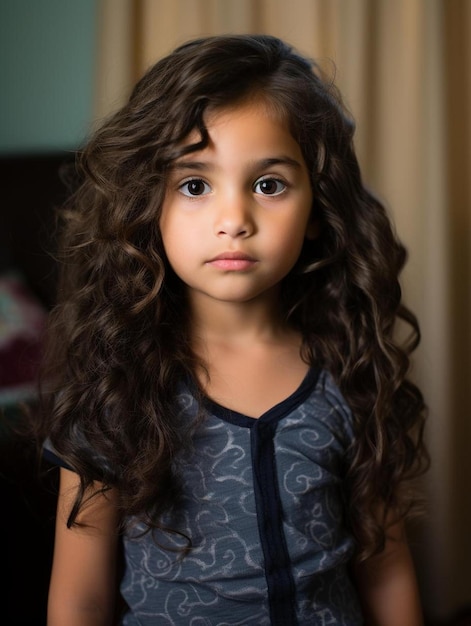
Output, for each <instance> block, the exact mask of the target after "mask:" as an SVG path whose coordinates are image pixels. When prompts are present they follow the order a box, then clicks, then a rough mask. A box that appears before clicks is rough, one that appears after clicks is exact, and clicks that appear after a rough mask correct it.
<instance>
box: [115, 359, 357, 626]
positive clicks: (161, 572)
mask: <svg viewBox="0 0 471 626" xmlns="http://www.w3.org/2000/svg"><path fill="white" fill-rule="evenodd" d="M179 402H180V404H181V407H182V413H181V418H182V419H183V420H185V421H186V420H191V419H194V418H195V416H196V414H197V412H198V406H197V403H196V401H195V399H194V397H193V395H192V393H191V391H190V390H189V389H188V388H185V389H183V390H182V393H181V395H180V398H179ZM205 409H206V411H207V417H206V418H205V421H204V423H203V425H202V426H201V427H200V428H199V429H198V431H197V433H196V436H195V441H194V452H193V453H192V455H191V456H190V457H187V458H185V459H184V460H183V461H182V463H181V468H180V469H181V472H182V476H183V484H184V496H183V502H182V504H181V506H179V507H178V510H177V511H174V512H173V513H172V514H168V515H167V516H166V517H165V518H164V519H163V522H164V524H165V525H167V526H168V527H170V528H172V529H174V530H175V531H177V532H178V533H179V534H176V533H164V532H160V531H159V532H154V533H153V535H151V534H149V533H147V534H144V535H141V536H139V534H140V531H142V530H144V528H143V527H142V526H137V528H135V529H134V530H133V533H132V534H128V535H127V536H126V537H125V538H124V549H125V556H126V559H125V560H126V569H125V574H124V578H123V581H122V585H121V591H122V594H123V597H124V598H125V600H126V602H127V603H128V605H129V607H130V610H129V612H128V613H127V614H126V615H125V617H124V620H123V622H122V623H123V624H124V625H125V626H136V625H140V626H145V625H147V624H148V625H151V624H156V623H158V624H168V625H170V624H171V625H175V626H183V625H187V624H188V625H190V624H191V625H198V626H199V625H201V626H202V625H205V626H216V625H217V626H223V625H236V624H237V625H240V624H257V625H260V626H262V625H270V624H271V625H276V626H291V625H292V626H294V625H295V624H300V625H301V624H302V625H306V624H313V625H314V624H316V625H321V624H326V625H327V624H337V625H343V626H347V625H348V626H355V625H357V624H362V623H363V620H362V616H361V611H360V608H359V604H358V599H357V596H356V592H355V590H354V587H353V585H352V582H351V580H350V577H349V573H348V564H349V560H350V559H351V557H352V554H353V551H354V548H355V546H354V540H353V538H352V536H351V534H350V533H349V531H348V529H347V527H346V523H345V517H344V506H343V504H344V492H343V477H344V473H345V467H346V463H348V449H349V446H350V443H351V441H352V438H353V429H352V417H351V413H350V411H349V409H348V407H347V406H346V404H345V401H344V400H343V398H342V396H341V395H340V392H339V391H338V389H337V387H336V386H335V385H334V383H333V381H332V379H331V377H330V376H329V375H328V374H326V373H325V372H321V373H320V374H318V373H317V372H315V371H313V370H311V371H310V372H309V374H308V375H307V377H306V378H305V380H304V381H303V383H302V385H301V386H300V387H299V389H298V390H297V391H296V392H295V393H294V394H292V395H291V396H290V397H289V398H287V399H286V400H284V401H283V402H281V403H280V404H278V405H276V406H275V407H273V408H272V409H270V410H269V411H267V412H266V413H264V415H262V416H261V417H260V418H259V419H253V418H249V417H247V416H244V415H241V414H240V413H236V412H233V411H229V410H227V409H225V408H224V407H221V406H219V405H217V404H215V403H214V402H211V401H209V400H208V401H207V402H206V406H205ZM185 537H187V538H189V539H191V544H192V549H191V551H190V552H189V554H187V555H186V556H183V554H182V553H181V550H180V552H179V549H181V548H183V547H184V546H185V545H187V543H186V540H185Z"/></svg>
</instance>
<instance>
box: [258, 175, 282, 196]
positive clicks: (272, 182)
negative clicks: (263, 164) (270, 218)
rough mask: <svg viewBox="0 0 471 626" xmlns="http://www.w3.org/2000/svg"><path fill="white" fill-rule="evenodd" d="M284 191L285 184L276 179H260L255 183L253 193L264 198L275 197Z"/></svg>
mask: <svg viewBox="0 0 471 626" xmlns="http://www.w3.org/2000/svg"><path fill="white" fill-rule="evenodd" d="M285 189H286V184H285V183H284V182H282V181H281V180H278V179H277V178H262V179H261V180H258V181H257V182H256V183H255V186H254V191H255V193H260V194H262V195H264V196H277V195H279V194H280V193H283V191H284V190H285Z"/></svg>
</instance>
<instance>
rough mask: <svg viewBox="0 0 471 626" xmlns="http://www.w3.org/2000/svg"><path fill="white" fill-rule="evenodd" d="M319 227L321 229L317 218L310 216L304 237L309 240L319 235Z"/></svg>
mask: <svg viewBox="0 0 471 626" xmlns="http://www.w3.org/2000/svg"><path fill="white" fill-rule="evenodd" d="M320 229H321V226H320V222H319V220H318V219H316V218H314V217H311V219H310V220H309V222H308V225H307V227H306V234H305V237H306V239H309V240H310V241H313V240H314V239H317V238H318V237H319V233H320Z"/></svg>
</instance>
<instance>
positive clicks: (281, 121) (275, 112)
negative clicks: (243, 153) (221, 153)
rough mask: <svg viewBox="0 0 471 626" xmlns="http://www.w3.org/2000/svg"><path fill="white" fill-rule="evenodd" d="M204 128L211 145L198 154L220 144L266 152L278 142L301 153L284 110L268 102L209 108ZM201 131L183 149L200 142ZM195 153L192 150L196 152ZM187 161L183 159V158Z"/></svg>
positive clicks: (244, 102)
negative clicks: (264, 149)
mask: <svg viewBox="0 0 471 626" xmlns="http://www.w3.org/2000/svg"><path fill="white" fill-rule="evenodd" d="M203 123H204V127H205V129H206V130H207V132H208V143H207V144H206V145H204V146H203V147H202V148H201V149H198V148H197V149H196V151H197V152H200V151H203V150H207V149H211V148H213V149H214V148H215V147H217V144H224V143H229V144H231V143H232V144H233V146H234V150H235V149H236V148H237V147H241V145H246V144H249V145H250V144H251V145H253V146H254V147H257V146H259V145H260V147H261V148H263V146H265V147H266V148H267V149H268V148H269V146H270V145H273V146H275V145H276V144H277V143H284V144H285V145H289V146H290V147H291V148H292V149H293V150H295V151H297V150H299V145H298V143H297V141H296V139H295V138H294V136H293V134H292V132H291V129H290V124H289V123H288V120H287V115H286V114H285V113H284V112H283V111H281V108H279V107H276V106H274V105H273V104H272V103H267V102H266V101H265V100H263V99H261V98H257V99H254V98H252V99H247V100H244V101H243V102H240V103H237V104H231V105H228V106H223V107H217V108H208V109H207V110H206V111H205V113H204V115H203ZM201 139H202V136H201V132H200V131H199V130H198V129H196V128H194V129H193V130H192V131H191V132H190V133H189V134H188V135H187V137H186V138H185V139H184V141H183V142H182V145H183V146H193V145H195V147H196V145H197V144H199V143H200V142H201ZM193 152H194V151H191V152H190V154H191V153H193ZM183 158H184V157H183Z"/></svg>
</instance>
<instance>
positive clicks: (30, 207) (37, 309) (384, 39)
mask: <svg viewBox="0 0 471 626" xmlns="http://www.w3.org/2000/svg"><path fill="white" fill-rule="evenodd" d="M229 32H234V33H236V32H253V33H255V32H257V33H260V32H264V33H270V34H274V35H277V36H280V37H282V38H284V39H286V40H287V41H288V42H290V43H292V44H293V45H294V46H295V47H296V48H298V49H299V51H300V52H302V53H304V54H306V55H308V56H311V57H314V58H316V59H317V60H318V61H319V62H320V63H321V64H322V65H323V67H324V68H325V69H326V70H327V71H328V72H329V73H331V74H332V75H333V76H335V80H336V82H337V84H338V85H339V87H340V89H341V91H342V93H343V94H344V97H345V101H346V103H347V106H348V108H349V109H350V111H351V112H352V113H353V115H354V117H355V119H356V121H357V128H358V130H357V135H356V147H357V152H358V156H359V159H360V162H361V165H362V168H363V174H364V178H365V181H366V183H367V184H368V185H369V186H370V187H371V188H373V190H374V191H375V192H376V193H377V195H379V196H380V198H381V199H382V200H383V202H384V203H385V204H386V206H387V207H388V208H389V210H390V213H391V215H392V218H393V220H394V222H395V225H396V228H397V231H398V233H399V235H400V237H401V238H402V240H403V241H404V243H405V245H406V247H407V249H408V251H409V262H408V265H407V267H406V270H405V272H404V274H403V281H402V282H403V288H404V297H405V300H406V302H407V304H408V305H409V306H410V307H411V308H412V309H413V310H414V311H415V312H416V314H417V315H418V317H419V320H420V323H421V327H422V335H423V337H422V343H421V345H420V347H419V349H418V350H417V351H416V353H415V355H414V360H413V371H412V376H413V378H414V379H415V381H416V382H417V383H418V384H419V385H420V387H421V388H422V389H423V391H424V394H425V397H426V401H427V403H428V405H429V408H430V411H429V420H428V426H427V442H428V446H429V449H430V453H431V457H432V466H431V469H430V471H429V472H428V474H427V475H426V477H425V478H424V479H423V480H422V481H421V484H420V488H421V490H422V492H423V493H424V495H425V496H426V502H427V504H426V507H427V509H426V515H425V517H424V519H423V520H422V521H421V522H420V524H418V525H416V526H414V528H413V529H412V530H411V538H412V543H413V548H414V555H415V559H416V564H417V570H418V575H419V580H420V586H421V589H422V597H423V604H424V609H425V612H426V615H427V619H428V622H429V624H431V625H432V624H433V625H434V626H435V625H440V626H441V625H445V624H446V625H451V624H453V625H458V624H460V625H462V626H464V624H470V623H471V620H470V618H469V610H470V607H471V532H470V529H471V488H470V484H471V453H470V447H471V357H470V355H471V324H470V321H471V245H470V243H471V242H470V234H471V229H470V224H471V0H290V2H286V1H285V0H284V1H283V0H80V2H77V1H76V0H41V1H37V0H1V1H0V85H1V89H2V97H1V99H0V168H1V175H2V189H3V192H4V193H3V202H2V206H1V209H0V405H1V406H2V407H3V409H4V414H5V415H6V417H7V419H6V422H5V421H4V422H3V429H4V430H3V431H2V436H1V447H0V461H1V466H0V481H1V492H0V498H1V506H2V516H1V517H2V522H1V524H2V525H1V527H0V535H1V539H0V541H1V542H2V550H3V546H5V550H4V554H6V561H5V560H4V559H2V562H3V563H7V574H9V576H8V582H7V586H6V587H5V586H4V587H3V588H0V607H3V609H2V608H0V615H5V614H6V615H7V616H8V619H7V621H5V622H4V621H3V618H0V620H1V621H2V623H5V624H8V626H10V625H20V624H21V625H27V624H31V625H32V624H34V625H35V626H40V625H41V624H42V623H43V620H44V602H45V590H46V588H47V576H48V572H49V567H50V549H51V545H52V521H53V515H54V511H53V506H54V497H53V479H52V478H51V480H50V482H48V481H45V482H44V481H42V482H41V483H40V484H39V483H37V482H36V481H37V479H36V478H35V472H34V463H33V461H32V460H31V459H29V457H28V456H27V454H26V452H25V451H24V450H16V449H15V445H14V443H13V442H12V441H11V439H10V438H9V436H8V432H7V430H6V428H7V427H8V421H9V420H13V421H14V420H15V414H16V411H17V406H18V402H19V401H24V400H26V401H33V402H34V376H35V367H36V365H37V361H38V358H39V354H40V351H41V340H40V338H41V329H42V327H43V324H44V318H45V315H46V313H47V310H48V309H49V307H50V306H51V305H52V304H53V302H54V281H55V264H54V262H53V260H52V258H51V257H50V256H49V254H48V251H50V250H52V249H53V246H54V207H55V206H57V204H59V203H60V202H61V200H62V199H63V198H64V194H65V188H64V186H63V184H62V182H61V178H60V168H61V165H62V164H63V163H66V162H69V161H70V160H72V159H73V156H74V152H75V151H76V150H77V149H78V148H79V147H80V145H81V144H82V143H83V142H84V141H85V140H86V138H87V136H88V135H89V133H90V132H91V131H92V129H93V128H94V127H95V126H96V125H97V124H99V123H100V120H102V119H103V118H104V117H106V116H107V115H109V114H110V113H111V112H112V111H114V110H115V109H116V108H117V107H119V106H120V105H121V104H122V103H123V102H124V100H125V99H126V97H127V95H128V94H129V91H130V88H131V87H132V85H133V84H134V83H135V81H136V80H137V79H138V78H139V77H140V76H141V75H142V73H143V72H144V71H145V69H146V68H148V67H149V66H150V65H151V64H153V63H154V62H155V61H156V60H157V59H158V58H159V57H161V56H162V55H164V54H166V53H167V52H169V51H170V50H171V49H173V48H174V47H175V46H176V45H178V44H180V43H182V42H183V41H185V40H187V39H189V38H192V37H195V36H200V35H209V34H217V33H229ZM18 589H20V590H21V591H20V596H21V597H22V600H21V602H20V603H18V602H17V601H16V600H14V596H15V590H18ZM16 595H17V594H16ZM466 616H468V617H466Z"/></svg>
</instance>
